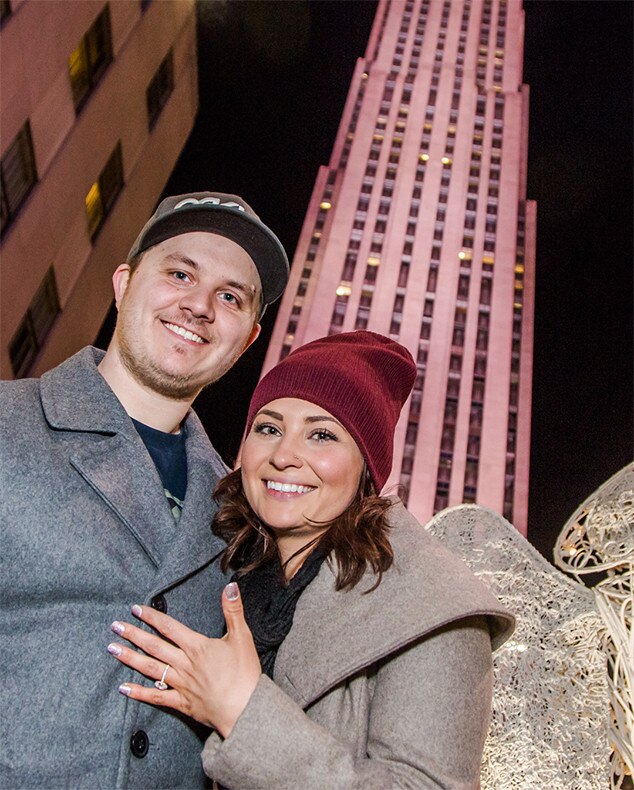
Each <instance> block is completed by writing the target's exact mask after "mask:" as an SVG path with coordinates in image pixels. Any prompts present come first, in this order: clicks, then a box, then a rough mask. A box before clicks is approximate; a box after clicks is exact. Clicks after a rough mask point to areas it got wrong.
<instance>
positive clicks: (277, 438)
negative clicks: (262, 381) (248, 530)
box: [241, 398, 363, 547]
mask: <svg viewBox="0 0 634 790" xmlns="http://www.w3.org/2000/svg"><path fill="white" fill-rule="evenodd" d="M241 467H242V485H243V488H244V493H245V495H246V497H247V499H248V501H249V504H250V505H251V507H252V508H253V510H254V512H255V513H256V514H257V515H258V516H259V518H260V519H261V520H262V521H263V522H264V523H265V524H267V525H268V526H269V527H270V528H271V529H272V530H273V531H274V532H275V534H276V536H277V538H278V542H279V541H280V540H282V539H284V538H285V537H286V538H287V539H288V538H290V537H291V535H292V536H293V537H294V538H296V539H297V542H298V544H299V545H302V544H305V543H306V542H307V540H310V539H311V537H315V536H316V535H318V534H319V533H320V532H323V529H324V528H323V527H320V526H318V525H315V524H311V523H310V522H311V521H322V522H323V521H330V520H332V519H333V518H336V517H337V516H339V515H340V514H341V513H343V511H344V510H345V509H346V508H347V507H348V505H349V504H350V503H351V502H352V500H353V499H354V497H355V494H356V492H357V489H358V487H359V481H360V479H361V473H362V471H363V457H362V456H361V453H360V452H359V448H358V447H357V445H356V444H355V442H354V439H353V438H352V437H351V436H350V434H349V433H348V431H347V430H346V429H345V428H344V427H343V425H341V423H340V422H339V421H338V420H337V419H335V417H333V416H332V414H329V412H327V411H326V410H325V409H322V408H321V406H316V405H315V404H314V403H309V402H308V401H305V400H299V399H298V398H279V399H278V400H274V401H271V402H270V403H267V405H266V406H264V407H263V408H262V409H260V411H259V412H258V413H257V414H256V416H255V420H254V421H253V425H252V426H251V430H250V431H249V434H248V435H247V437H246V439H245V442H244V446H243V448H242V455H241ZM300 539H301V540H300ZM298 547H299V546H298Z"/></svg>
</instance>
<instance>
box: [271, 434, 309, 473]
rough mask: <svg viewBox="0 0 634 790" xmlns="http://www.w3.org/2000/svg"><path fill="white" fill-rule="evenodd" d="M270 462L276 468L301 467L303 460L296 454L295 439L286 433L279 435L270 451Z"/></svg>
mask: <svg viewBox="0 0 634 790" xmlns="http://www.w3.org/2000/svg"><path fill="white" fill-rule="evenodd" d="M271 464H272V465H273V466H274V467H275V468H276V469H287V468H288V467H293V468H299V467H301V466H302V465H303V461H302V458H301V455H299V454H298V447H297V441H296V440H295V439H294V438H292V437H289V436H288V435H287V436H283V437H281V439H280V441H279V442H276V444H275V447H274V448H273V452H272V453H271Z"/></svg>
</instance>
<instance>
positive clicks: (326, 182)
mask: <svg viewBox="0 0 634 790" xmlns="http://www.w3.org/2000/svg"><path fill="white" fill-rule="evenodd" d="M523 25H524V15H523V11H522V7H521V2H519V0H406V1H405V2H402V1H400V0H391V2H390V0H380V2H379V3H378V7H377V12H376V18H375V21H374V25H373V28H372V32H371V35H370V39H369V42H368V46H367V50H366V53H365V57H363V58H360V59H359V61H358V62H357V65H356V69H355V72H354V75H353V78H352V83H351V86H350V91H349V94H348V99H347V102H346V105H345V109H344V112H343V116H342V118H341V123H340V126H339V131H338V134H337V137H336V140H335V143H334V147H333V151H332V155H331V159H330V162H329V163H328V165H325V166H323V167H321V168H320V170H319V173H318V175H317V179H316V182H315V186H314V190H313V194H312V198H311V201H310V205H309V207H308V211H307V213H306V217H305V221H304V225H303V228H302V232H301V236H300V239H299V243H298V246H297V250H296V253H295V256H294V260H293V265H292V272H291V279H290V283H289V287H288V288H287V291H286V293H285V295H284V298H283V301H282V303H281V306H280V310H279V313H278V317H277V322H276V325H275V329H274V332H273V336H272V339H271V343H270V345H269V349H268V352H267V357H266V360H265V363H264V369H263V373H265V372H266V371H267V370H268V369H270V368H271V367H272V366H273V365H274V364H276V362H278V360H280V359H281V358H283V357H284V356H285V355H287V354H288V353H289V352H290V351H291V350H292V349H293V348H296V347H297V346H299V345H302V344H303V343H306V342H308V341H310V340H313V339H314V338H316V337H319V336H321V335H325V334H328V333H335V332H341V331H350V330H354V329H368V330H372V331H376V332H380V333H383V334H386V335H389V336H391V337H392V338H394V339H395V340H398V341H400V342H401V343H403V344H404V345H405V346H407V348H409V350H410V351H411V352H412V355H413V356H414V359H415V360H416V362H417V367H418V376H417V379H416V384H415V386H414V390H413V393H412V396H411V398H410V399H409V401H408V403H407V404H406V406H405V408H404V411H403V414H402V417H401V420H400V423H399V426H398V429H397V434H396V439H395V456H394V468H393V473H392V476H391V478H390V480H389V481H388V485H387V486H386V489H385V490H386V491H389V490H392V491H394V490H396V486H400V490H401V493H402V495H403V497H404V499H405V500H406V502H407V504H408V507H409V508H410V510H411V511H412V512H413V513H414V514H415V515H416V516H417V517H418V518H419V519H421V520H422V521H425V520H427V519H428V518H429V517H430V516H431V515H432V514H433V513H434V512H436V511H438V510H440V509H442V508H444V507H447V506H450V505H454V504H459V503H462V502H477V503H479V504H482V505H485V506H488V507H490V508H492V509H494V510H496V511H498V512H501V513H503V514H504V515H505V516H506V517H507V518H509V519H510V520H512V521H513V523H514V524H515V525H516V526H517V528H518V529H519V530H520V531H521V532H523V533H524V534H525V533H526V526H527V525H526V520H527V509H528V480H529V450H530V413H531V378H532V357H533V350H532V342H533V305H534V293H535V281H534V277H535V220H536V206H535V203H534V202H533V201H530V200H527V199H526V166H527V137H528V88H527V86H525V85H523V84H522V57H523Z"/></svg>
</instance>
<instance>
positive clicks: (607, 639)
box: [554, 464, 634, 788]
mask: <svg viewBox="0 0 634 790" xmlns="http://www.w3.org/2000/svg"><path fill="white" fill-rule="evenodd" d="M554 553H555V563H556V564H557V565H558V566H559V567H560V568H562V569H563V570H565V571H567V572H568V573H570V574H571V575H573V576H575V577H576V578H577V579H579V578H580V577H581V576H583V575H586V574H590V573H592V574H597V573H601V574H603V576H604V578H603V579H602V580H601V581H600V582H599V583H598V584H596V586H594V587H593V588H592V591H593V593H594V595H595V600H596V606H597V609H598V611H599V613H600V614H601V618H602V620H603V629H602V637H603V640H602V641H603V649H604V651H605V654H606V655H607V664H608V666H607V669H608V691H609V696H610V705H611V711H610V712H611V717H610V725H609V736H610V744H611V746H612V758H611V763H612V785H611V786H612V787H613V788H621V787H624V786H625V782H626V781H627V782H628V786H630V787H631V786H632V785H631V778H629V779H627V780H626V777H632V775H633V774H634V630H633V620H634V618H633V614H634V611H633V610H634V464H629V465H628V466H626V467H625V468H624V469H622V470H621V471H620V472H618V473H617V474H616V475H614V477H612V478H610V479H609V480H608V481H607V482H606V483H604V484H603V485H602V486H601V487H600V488H598V489H597V490H596V491H595V492H594V494H592V495H591V496H589V497H588V499H586V501H585V502H584V503H583V504H582V505H581V506H580V507H579V508H578V509H577V511H576V512H575V513H574V514H573V516H572V517H571V518H570V519H569V521H568V523H567V524H566V525H565V526H564V528H563V530H562V531H561V533H560V535H559V538H558V540H557V544H556V546H555V552H554Z"/></svg>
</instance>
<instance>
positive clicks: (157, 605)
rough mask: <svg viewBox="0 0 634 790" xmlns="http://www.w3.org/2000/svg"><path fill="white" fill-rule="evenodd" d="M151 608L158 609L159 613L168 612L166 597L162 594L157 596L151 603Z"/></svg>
mask: <svg viewBox="0 0 634 790" xmlns="http://www.w3.org/2000/svg"><path fill="white" fill-rule="evenodd" d="M150 606H151V607H152V609H156V611H157V612H163V614H165V612H167V601H166V600H165V596H164V595H163V594H162V593H159V594H158V595H155V596H154V598H152V600H151V601H150Z"/></svg>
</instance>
